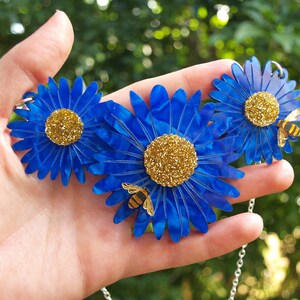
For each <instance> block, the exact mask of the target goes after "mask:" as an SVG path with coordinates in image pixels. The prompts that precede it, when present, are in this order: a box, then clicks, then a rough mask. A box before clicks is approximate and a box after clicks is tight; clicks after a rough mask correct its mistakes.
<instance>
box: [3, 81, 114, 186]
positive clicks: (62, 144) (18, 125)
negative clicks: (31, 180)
mask: <svg viewBox="0 0 300 300" xmlns="http://www.w3.org/2000/svg"><path fill="white" fill-rule="evenodd" d="M83 85H84V84H83V80H82V78H81V77H78V78H77V79H76V80H75V82H74V85H73V88H72V90H70V88H69V85H68V82H67V80H66V79H65V78H61V79H60V81H59V86H57V85H56V83H55V81H54V80H53V79H52V78H49V81H48V88H47V87H45V86H44V85H39V86H38V92H37V93H32V92H29V93H26V94H25V96H24V97H28V98H27V99H32V101H30V102H27V103H26V105H24V106H23V107H21V108H17V109H15V112H16V114H18V115H19V116H20V117H22V118H23V119H22V120H20V121H15V122H11V123H10V124H9V125H8V128H10V129H11V130H12V131H11V135H12V136H14V137H17V138H21V140H20V141H18V142H17V143H15V144H14V145H13V149H14V150H16V151H23V150H29V151H28V152H27V153H26V154H25V155H24V156H23V157H22V159H21V161H22V162H23V163H27V167H26V169H25V171H26V173H27V174H31V173H33V172H35V171H38V173H37V176H38V178H39V179H43V178H45V177H46V176H47V174H48V173H49V172H50V171H51V175H50V178H51V179H52V180H54V179H56V178H57V176H58V175H59V172H61V181H62V183H63V184H64V185H67V184H68V182H69V179H70V175H71V172H72V170H73V171H74V173H75V175H76V177H77V179H78V181H79V182H80V183H83V182H84V181H85V173H84V167H85V166H88V165H90V164H91V163H94V162H95V160H94V158H93V157H94V154H95V153H96V152H97V153H98V152H99V151H100V150H101V149H102V148H103V146H104V147H105V148H107V146H106V145H105V144H104V143H103V142H102V141H101V140H100V139H99V137H98V136H97V135H96V128H97V127H98V126H100V123H101V122H103V114H104V113H105V111H106V109H107V105H108V104H107V103H106V104H99V101H100V98H101V93H98V85H97V83H96V82H92V83H91V84H90V85H89V86H88V87H87V89H86V90H85V91H83Z"/></svg>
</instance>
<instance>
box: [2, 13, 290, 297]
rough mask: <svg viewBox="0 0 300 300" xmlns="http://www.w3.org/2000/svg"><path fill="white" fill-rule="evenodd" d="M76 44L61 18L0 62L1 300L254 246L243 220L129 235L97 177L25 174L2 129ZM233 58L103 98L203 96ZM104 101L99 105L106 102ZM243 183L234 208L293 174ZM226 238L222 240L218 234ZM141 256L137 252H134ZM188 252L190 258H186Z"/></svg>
mask: <svg viewBox="0 0 300 300" xmlns="http://www.w3.org/2000/svg"><path fill="white" fill-rule="evenodd" d="M72 43H73V31H72V26H71V24H70V22H69V20H68V18H67V17H66V15H65V14H64V13H62V12H57V13H56V14H55V15H54V16H53V17H52V18H51V19H50V20H49V21H48V22H47V23H46V24H45V25H44V26H43V27H41V28H40V29H39V30H38V31H37V32H35V33H34V34H33V35H32V36H31V37H29V38H28V39H27V40H25V41H24V42H22V43H20V44H19V45H17V46H16V47H15V48H13V49H12V50H11V51H10V52H8V53H7V54H6V55H5V56H4V57H3V58H2V59H1V60H0V99H1V100H0V129H1V132H0V212H1V218H0V282H1V285H0V292H1V295H2V297H3V299H18V298H19V297H22V298H23V299H82V298H84V297H86V296H88V295H89V294H91V293H93V292H95V291H96V290H99V289H100V288H101V287H103V286H105V285H108V284H111V283H113V282H115V281H117V280H119V279H121V278H124V277H128V276H133V275H136V274H142V273H146V272H152V271H156V270H160V269H164V268H170V267H176V266H181V265H186V264H191V263H195V262H198V261H202V260H207V259H209V258H211V257H215V256H219V255H222V254H224V253H227V252H230V251H232V250H234V249H236V248H238V247H240V246H241V245H242V244H245V243H247V242H249V241H251V240H253V239H255V238H256V237H257V236H258V235H259V234H260V231H261V229H262V221H261V218H260V217H259V216H257V215H255V214H250V213H245V214H240V215H235V216H232V217H228V218H226V219H224V220H221V221H218V222H216V223H214V224H212V225H211V226H210V229H209V232H208V233H207V234H204V235H203V234H200V233H197V232H192V233H191V234H190V236H189V237H187V238H184V239H183V240H182V241H181V242H180V243H178V244H176V243H173V242H171V241H170V239H169V238H168V236H167V235H165V236H164V237H163V239H162V240H161V241H156V239H155V237H154V235H152V234H145V235H144V236H143V237H142V238H140V239H137V238H134V237H133V236H132V233H131V225H132V219H129V220H128V221H127V220H126V221H124V222H123V223H122V224H119V225H114V224H113V223H112V219H113V215H114V212H115V209H114V208H112V207H106V206H105V201H104V200H105V197H104V196H98V195H94V194H93V193H92V186H93V184H94V183H95V182H96V181H97V180H98V178H96V177H95V176H92V175H89V176H87V182H86V183H85V184H84V185H81V184H79V183H77V182H76V180H74V178H71V182H70V184H69V186H67V187H63V186H62V184H61V183H60V180H57V181H51V180H49V179H45V180H43V181H39V180H38V179H37V178H36V176H35V174H33V175H26V174H25V172H24V167H23V166H22V164H21V162H20V159H19V157H18V156H17V155H16V154H15V153H14V152H13V150H12V149H11V143H12V142H13V141H12V140H11V137H10V136H9V131H8V129H7V128H6V125H7V122H8V119H9V116H10V114H11V112H12V109H13V106H14V104H15V103H16V102H18V100H19V99H20V98H21V97H22V94H23V93H24V92H25V91H28V90H33V89H34V88H35V87H36V85H37V83H44V82H45V81H47V77H48V76H53V75H54V74H55V73H56V72H57V71H58V69H59V68H60V67H61V66H62V64H63V62H64V61H65V59H66V58H67V56H68V54H69V52H70V50H71V47H72ZM230 65H231V62H230V61H216V62H212V63H209V64H204V65H197V66H194V67H190V68H187V69H184V70H181V71H178V72H175V73H171V74H168V75H164V76H161V77H158V78H153V79H148V80H145V81H142V82H138V83H135V84H133V85H132V86H130V87H126V88H124V89H122V90H120V91H118V92H115V93H113V94H111V95H110V96H109V97H106V99H114V100H116V101H119V102H122V104H123V105H127V106H128V105H129V93H128V92H129V90H130V89H132V90H134V91H136V92H137V93H139V94H140V95H141V96H142V97H143V98H144V99H147V95H148V94H149V91H150V90H151V89H152V87H153V86H154V85H155V84H157V83H160V84H163V85H164V86H165V87H166V88H167V89H168V91H169V93H170V94H172V93H174V91H175V90H176V89H178V88H185V89H186V91H187V93H188V94H192V93H193V92H195V91H196V90H198V89H201V90H202V92H203V94H204V97H205V96H207V95H208V92H209V90H210V89H211V84H210V82H211V81H212V79H213V78H215V77H219V76H220V75H221V74H222V73H224V72H227V73H228V72H229V69H230ZM104 100H105V99H104ZM243 170H244V171H245V172H246V176H245V178H244V179H242V180H239V181H236V182H232V183H233V184H234V185H235V186H237V187H238V188H239V189H240V191H241V196H240V197H239V198H238V199H234V200H233V199H230V200H231V202H240V201H245V200H248V199H250V198H252V197H258V196H262V195H265V194H269V193H274V192H278V191H281V190H283V189H285V188H287V187H288V186H289V185H290V184H291V182H292V180H293V171H292V168H291V167H290V165H289V164H288V163H287V162H285V161H281V162H276V163H274V164H273V165H271V166H265V165H259V166H248V167H245V168H243ZM225 236H226V239H224V237H225ZM137 253H143V255H138V259H136V257H137V255H136V254H137ZM186 253H189V255H186Z"/></svg>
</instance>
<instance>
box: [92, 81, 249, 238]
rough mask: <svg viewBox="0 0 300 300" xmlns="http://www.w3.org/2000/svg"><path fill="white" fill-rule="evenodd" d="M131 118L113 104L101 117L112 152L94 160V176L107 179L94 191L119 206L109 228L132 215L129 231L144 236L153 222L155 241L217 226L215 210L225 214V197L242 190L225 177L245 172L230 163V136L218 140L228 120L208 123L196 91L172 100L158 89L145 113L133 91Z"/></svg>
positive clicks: (208, 113)
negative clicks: (109, 127) (212, 223)
mask: <svg viewBox="0 0 300 300" xmlns="http://www.w3.org/2000/svg"><path fill="white" fill-rule="evenodd" d="M130 98H131V104H132V107H133V109H134V113H135V114H132V113H131V112H130V111H128V110H127V109H126V108H124V107H123V106H121V105H118V104H115V106H114V109H113V110H112V112H111V113H108V114H107V115H106V116H105V119H106V121H107V122H108V123H109V124H110V125H111V126H112V127H113V129H114V130H103V129H99V130H98V131H97V133H98V135H99V137H100V138H101V139H102V140H104V141H105V142H106V143H107V144H108V145H109V146H111V148H112V149H113V150H108V151H102V152H101V153H99V154H96V155H95V158H96V159H97V160H98V163H97V164H94V165H92V166H91V167H90V168H89V171H91V172H92V173H93V174H99V175H100V174H107V176H106V177H105V178H104V179H102V180H100V181H99V182H98V183H97V184H96V185H95V186H94V192H95V193H97V194H103V193H106V192H112V193H111V195H110V196H109V198H108V199H107V201H106V204H107V205H109V206H113V205H116V204H120V206H119V208H118V210H117V212H116V214H115V216H114V222H115V223H119V222H121V221H123V220H124V219H125V218H127V217H129V216H130V215H132V214H134V213H135V212H136V213H137V217H136V221H135V225H134V229H133V233H134V235H135V236H137V237H139V236H141V235H142V234H143V233H144V232H145V230H146V228H147V226H148V225H149V223H150V221H152V224H153V230H154V233H155V236H156V237H157V239H160V238H161V237H162V235H163V232H164V231H165V228H166V225H167V228H168V230H169V233H170V236H171V239H172V240H173V241H175V242H177V241H179V240H180V238H181V237H182V236H187V235H188V234H189V230H190V222H191V223H192V224H193V225H194V226H195V228H196V229H197V230H199V231H200V232H206V231H207V230H208V223H209V222H214V221H215V220H216V215H215V213H214V211H213V209H212V207H217V208H219V209H222V210H224V211H230V210H231V209H232V208H231V205H230V203H229V202H228V201H227V200H226V198H225V197H226V196H229V197H237V196H238V195H239V191H238V190H237V189H236V188H234V187H233V186H231V185H230V184H229V183H227V182H226V181H225V180H224V179H226V178H241V177H242V176H243V172H241V171H239V170H237V169H235V168H233V167H231V166H230V165H229V164H228V163H229V162H231V161H233V160H235V159H236V155H235V154H233V148H232V144H233V142H234V139H233V138H232V137H225V138H224V137H222V135H223V134H224V133H225V132H226V131H227V128H228V126H229V123H230V120H229V119H223V120H219V121H217V122H215V123H213V124H211V122H210V120H211V116H212V114H213V112H214V104H212V103H208V104H206V105H204V106H203V108H202V109H201V110H199V107H200V101H201V93H200V91H198V92H196V93H195V94H194V95H193V96H192V97H191V98H190V100H187V97H186V93H185V91H184V90H182V89H180V90H178V91H177V92H176V93H175V94H174V96H173V97H172V99H171V101H170V99H169V96H168V93H167V91H166V90H165V88H164V87H163V86H161V85H157V86H155V87H154V88H153V90H152V92H151V94H150V108H148V106H147V105H146V104H145V102H144V100H143V99H142V98H140V97H139V96H138V95H137V94H136V93H134V92H131V93H130Z"/></svg>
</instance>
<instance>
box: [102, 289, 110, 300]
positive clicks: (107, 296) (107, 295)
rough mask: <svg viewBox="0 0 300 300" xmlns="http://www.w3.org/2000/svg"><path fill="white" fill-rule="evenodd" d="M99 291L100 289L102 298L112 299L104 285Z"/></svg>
mask: <svg viewBox="0 0 300 300" xmlns="http://www.w3.org/2000/svg"><path fill="white" fill-rule="evenodd" d="M101 291H102V293H103V296H104V298H105V299H106V300H112V298H111V295H110V293H109V291H108V290H107V288H106V287H103V288H102V289H101Z"/></svg>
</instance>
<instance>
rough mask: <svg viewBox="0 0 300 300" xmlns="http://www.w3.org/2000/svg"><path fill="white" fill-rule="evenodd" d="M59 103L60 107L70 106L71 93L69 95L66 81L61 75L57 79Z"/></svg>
mask: <svg viewBox="0 0 300 300" xmlns="http://www.w3.org/2000/svg"><path fill="white" fill-rule="evenodd" d="M58 96H59V99H60V101H59V103H60V108H70V102H71V95H70V88H69V84H68V81H67V80H66V79H65V78H64V77H61V78H60V80H59V93H58Z"/></svg>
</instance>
